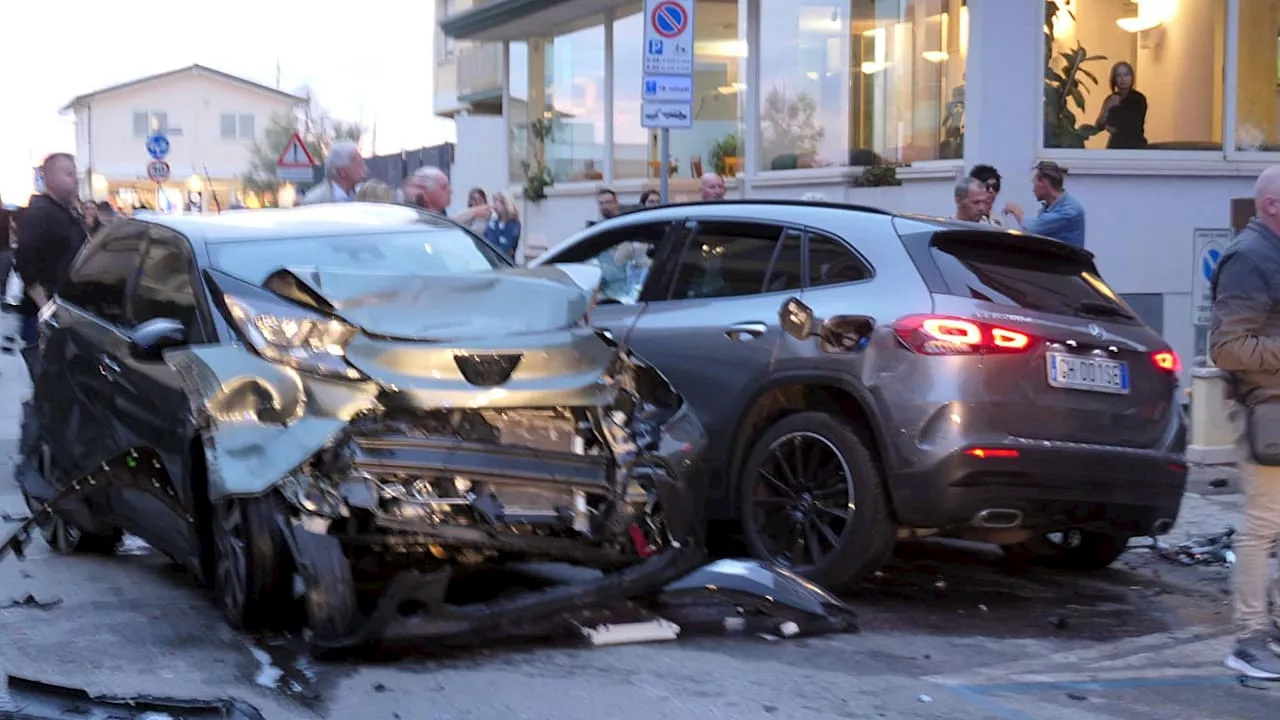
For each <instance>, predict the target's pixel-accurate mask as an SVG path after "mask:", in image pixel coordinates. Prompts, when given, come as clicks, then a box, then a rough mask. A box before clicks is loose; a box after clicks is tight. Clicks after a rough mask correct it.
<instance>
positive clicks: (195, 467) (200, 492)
mask: <svg viewBox="0 0 1280 720" xmlns="http://www.w3.org/2000/svg"><path fill="white" fill-rule="evenodd" d="M187 477H188V478H189V479H190V483H191V508H192V513H191V514H192V515H193V516H194V517H195V522H194V524H193V528H192V531H193V532H194V533H195V541H196V552H197V554H198V558H199V561H200V574H201V575H202V577H201V580H203V581H204V582H206V583H212V582H213V562H214V559H213V536H212V528H211V527H210V524H209V523H210V521H211V518H212V512H213V508H212V506H211V505H210V502H209V467H208V461H207V460H206V458H205V454H204V441H203V439H202V438H201V437H200V436H199V435H194V436H193V437H192V438H191V439H190V440H189V441H188V442H187Z"/></svg>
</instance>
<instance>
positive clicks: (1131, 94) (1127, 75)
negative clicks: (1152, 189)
mask: <svg viewBox="0 0 1280 720" xmlns="http://www.w3.org/2000/svg"><path fill="white" fill-rule="evenodd" d="M1133 83H1134V73H1133V66H1132V65H1130V64H1129V63H1127V62H1118V63H1116V64H1115V65H1112V66H1111V95H1110V96H1108V97H1107V99H1106V101H1104V102H1103V103H1102V110H1101V111H1100V112H1099V113H1098V121H1097V122H1096V123H1095V125H1097V126H1098V127H1100V128H1104V129H1106V131H1107V132H1108V133H1109V134H1110V137H1109V138H1107V148H1108V149H1111V150H1136V149H1141V148H1144V147H1146V146H1147V136H1146V125H1147V96H1146V95H1143V94H1142V93H1140V92H1138V91H1137V90H1135V89H1134V87H1133Z"/></svg>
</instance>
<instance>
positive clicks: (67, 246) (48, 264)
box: [14, 153, 88, 346]
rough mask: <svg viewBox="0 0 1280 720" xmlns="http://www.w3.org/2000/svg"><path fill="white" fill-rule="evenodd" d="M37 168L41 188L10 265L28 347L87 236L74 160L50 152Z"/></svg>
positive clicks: (23, 334) (25, 222)
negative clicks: (17, 281) (19, 288)
mask: <svg viewBox="0 0 1280 720" xmlns="http://www.w3.org/2000/svg"><path fill="white" fill-rule="evenodd" d="M40 167H41V168H42V169H43V171H44V186H45V190H44V192H43V193H41V194H39V195H32V196H31V202H29V203H28V204H27V211H26V213H24V215H23V219H22V227H21V229H20V236H19V238H18V249H17V250H16V251H15V252H14V264H15V265H16V266H17V268H18V274H19V275H21V276H22V282H23V284H24V285H25V292H26V297H24V298H23V299H22V304H21V305H19V306H18V313H19V314H20V315H21V316H22V342H23V343H24V344H26V345H27V346H31V345H34V344H35V342H36V316H37V314H38V313H39V312H40V308H42V307H44V306H45V304H46V303H48V302H49V300H50V299H51V298H52V297H53V296H54V295H56V294H57V293H58V290H59V289H60V288H61V287H62V285H63V283H65V282H66V281H67V276H68V275H69V274H70V272H71V261H72V260H73V259H75V256H76V253H78V252H79V251H80V247H81V246H82V245H84V242H85V240H86V239H87V238H88V234H87V233H86V232H85V229H84V223H83V222H82V221H81V219H80V216H79V215H77V214H76V212H75V210H74V209H73V208H74V207H75V205H76V195H77V193H78V190H79V185H80V182H79V180H78V179H77V178H76V161H75V158H73V157H72V156H71V155H68V154H67V153H54V154H52V155H50V156H49V157H47V158H45V161H44V163H43V164H42V165H41V166H40Z"/></svg>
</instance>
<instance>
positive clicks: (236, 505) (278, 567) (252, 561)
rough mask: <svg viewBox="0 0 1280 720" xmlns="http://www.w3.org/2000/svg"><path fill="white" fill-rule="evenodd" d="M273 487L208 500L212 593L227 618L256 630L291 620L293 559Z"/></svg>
mask: <svg viewBox="0 0 1280 720" xmlns="http://www.w3.org/2000/svg"><path fill="white" fill-rule="evenodd" d="M279 502H280V500H279V498H277V497H276V495H275V494H274V493H269V494H267V495H262V496H259V497H251V498H232V499H229V500H223V501H221V502H214V503H212V511H211V517H210V525H211V528H210V534H211V537H212V539H213V593H214V600H215V602H217V604H218V607H219V609H221V610H222V614H223V615H225V616H226V618H227V623H228V624H230V625H231V627H233V628H235V629H237V630H246V631H249V632H258V631H263V630H273V629H279V628H281V627H284V626H286V625H287V624H289V621H290V620H291V619H292V618H291V617H290V614H291V613H290V612H289V611H290V609H291V608H292V607H293V603H291V601H290V600H291V598H290V594H291V590H292V589H293V562H292V556H291V555H290V554H289V547H288V545H287V544H286V543H285V539H284V535H283V533H282V532H281V530H280V525H279V521H278V515H279Z"/></svg>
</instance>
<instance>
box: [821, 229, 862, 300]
mask: <svg viewBox="0 0 1280 720" xmlns="http://www.w3.org/2000/svg"><path fill="white" fill-rule="evenodd" d="M870 277H871V268H870V267H868V266H867V264H866V263H865V262H863V260H862V258H860V257H858V256H857V255H856V254H855V253H854V252H853V251H852V250H850V249H849V246H848V245H845V244H844V243H843V242H841V241H839V240H837V239H836V238H833V237H830V236H828V235H823V234H822V233H817V232H812V231H810V232H809V287H822V286H823V285H839V284H840V283H847V282H857V281H859V280H866V279H868V278H870Z"/></svg>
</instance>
